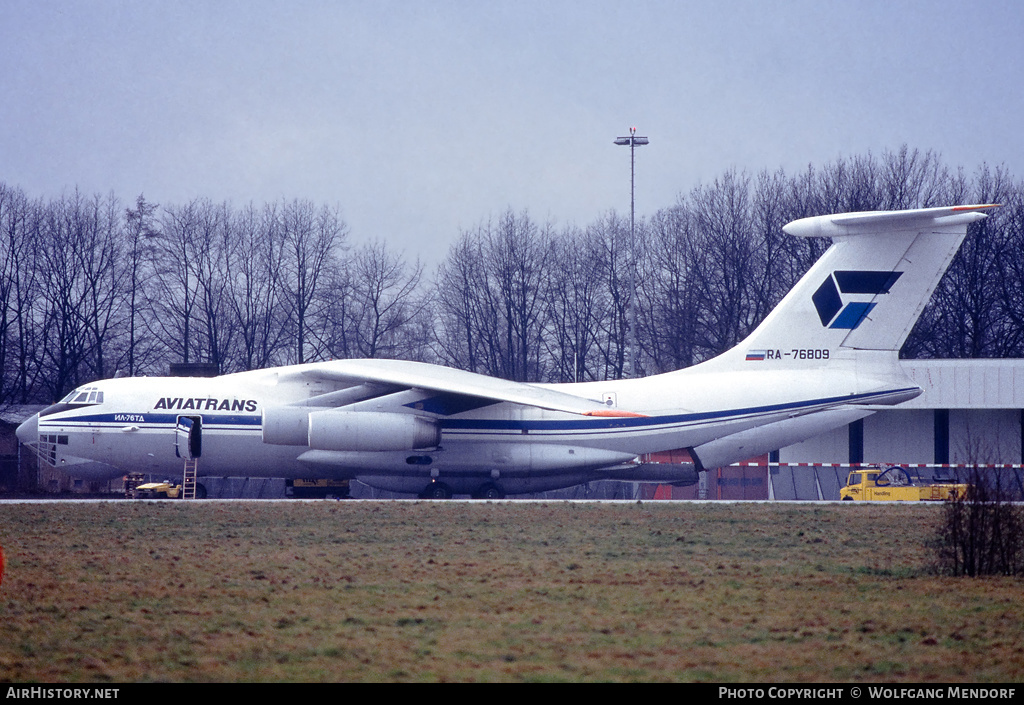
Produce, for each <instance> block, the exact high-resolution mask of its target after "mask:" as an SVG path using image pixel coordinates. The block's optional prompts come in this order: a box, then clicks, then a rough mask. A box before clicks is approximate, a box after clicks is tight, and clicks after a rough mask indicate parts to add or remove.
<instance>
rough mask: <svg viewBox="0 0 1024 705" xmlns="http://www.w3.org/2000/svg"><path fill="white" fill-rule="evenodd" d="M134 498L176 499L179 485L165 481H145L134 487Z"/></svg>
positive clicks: (179, 495)
mask: <svg viewBox="0 0 1024 705" xmlns="http://www.w3.org/2000/svg"><path fill="white" fill-rule="evenodd" d="M134 494H135V499H178V498H179V497H181V485H175V484H172V483H171V482H169V481H166V482H146V483H144V484H141V485H136V487H135V493H134Z"/></svg>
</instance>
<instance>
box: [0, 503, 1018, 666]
mask: <svg viewBox="0 0 1024 705" xmlns="http://www.w3.org/2000/svg"><path fill="white" fill-rule="evenodd" d="M940 511H941V510H940V508H939V507H937V506H934V505H930V506H922V505H905V504H900V505H893V506H886V505H862V504H856V505H853V506H850V505H839V504H819V505H805V504H786V503H766V504H724V503H664V502H645V503H642V504H640V503H602V504H587V503H562V502H547V503H541V502H496V503H482V502H411V501H409V502H331V501H319V502H296V501H291V502H288V501H280V502H217V501H208V502H180V501H179V502H175V501H165V502H127V501H120V502H117V501H115V502H102V503H85V504H57V503H49V504H47V503H38V504H12V503H0V546H2V547H3V550H4V554H5V556H6V559H7V563H6V572H5V573H4V576H3V583H2V585H0V681H10V682H25V681H47V682H56V681H60V682H104V681H109V682H139V681H150V680H164V681H220V682H236V681H247V682H248V681H715V682H759V681H773V682H782V681H785V682H797V681H817V682H825V681H865V682H881V681H907V682H931V681H942V682H1008V681H1017V680H1020V678H1021V676H1022V675H1024V601H1022V599H1021V598H1022V587H1024V584H1022V583H1021V581H1019V580H1015V579H1012V578H985V579H964V578H945V577H936V576H932V575H930V574H929V573H928V571H927V570H925V567H926V566H927V564H928V562H929V552H928V550H927V548H926V541H927V539H928V538H930V536H931V534H932V533H933V531H934V528H935V526H936V524H937V522H938V519H939V512H940Z"/></svg>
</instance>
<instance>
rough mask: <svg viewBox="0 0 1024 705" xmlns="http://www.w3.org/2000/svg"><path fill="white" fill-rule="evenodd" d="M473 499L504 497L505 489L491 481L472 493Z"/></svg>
mask: <svg viewBox="0 0 1024 705" xmlns="http://www.w3.org/2000/svg"><path fill="white" fill-rule="evenodd" d="M473 499H505V490H503V489H502V488H501V487H500V486H499V485H496V484H494V483H493V482H488V483H487V484H485V485H481V486H480V488H479V489H478V490H477V491H476V492H474V493H473Z"/></svg>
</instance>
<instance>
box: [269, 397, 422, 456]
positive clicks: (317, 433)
mask: <svg viewBox="0 0 1024 705" xmlns="http://www.w3.org/2000/svg"><path fill="white" fill-rule="evenodd" d="M263 442H264V443H270V444H273V445H294V446H309V447H310V448H311V449H313V450H343V451H385V450H414V449H417V448H435V447H437V446H438V445H439V444H440V442H441V428H440V426H438V424H437V423H436V422H435V421H432V420H430V419H427V418H423V417H422V416H416V415H414V414H392V413H387V412H378V411H338V410H334V409H329V410H324V411H313V412H310V411H309V409H308V408H305V409H303V408H300V407H282V408H277V409H265V410H264V412H263Z"/></svg>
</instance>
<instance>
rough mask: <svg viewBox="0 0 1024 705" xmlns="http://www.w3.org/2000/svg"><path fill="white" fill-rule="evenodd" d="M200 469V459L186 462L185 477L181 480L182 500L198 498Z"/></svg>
mask: <svg viewBox="0 0 1024 705" xmlns="http://www.w3.org/2000/svg"><path fill="white" fill-rule="evenodd" d="M198 469H199V458H192V459H190V460H186V461H185V475H184V476H183V477H182V479H181V498H182V499H195V498H196V474H197V471H198Z"/></svg>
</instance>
